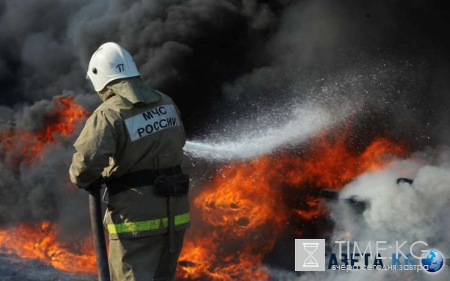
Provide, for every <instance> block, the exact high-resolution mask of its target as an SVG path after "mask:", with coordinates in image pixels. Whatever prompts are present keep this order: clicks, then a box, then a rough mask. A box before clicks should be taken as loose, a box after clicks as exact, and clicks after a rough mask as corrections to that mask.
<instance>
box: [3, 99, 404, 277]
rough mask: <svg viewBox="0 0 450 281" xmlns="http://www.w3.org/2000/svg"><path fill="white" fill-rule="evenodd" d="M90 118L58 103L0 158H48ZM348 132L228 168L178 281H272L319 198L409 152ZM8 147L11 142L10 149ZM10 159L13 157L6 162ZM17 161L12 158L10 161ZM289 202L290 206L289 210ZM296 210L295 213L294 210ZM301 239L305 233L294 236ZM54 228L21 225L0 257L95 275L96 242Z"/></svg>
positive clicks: (203, 213) (198, 217)
mask: <svg viewBox="0 0 450 281" xmlns="http://www.w3.org/2000/svg"><path fill="white" fill-rule="evenodd" d="M86 116H87V112H86V111H84V110H83V109H82V108H81V107H80V106H79V105H77V104H76V103H75V102H74V100H73V98H72V97H70V96H67V97H58V98H57V99H56V106H55V109H54V111H52V112H51V113H50V114H49V115H48V116H47V119H48V120H47V122H46V125H45V128H44V129H43V130H41V131H38V132H24V131H18V130H15V129H14V128H13V129H11V130H9V131H7V132H3V133H0V137H1V138H2V140H3V141H2V142H3V150H2V152H1V153H0V157H2V158H3V159H4V157H10V160H16V161H22V160H23V161H25V162H26V163H28V164H30V163H31V162H32V161H34V159H35V158H36V157H39V158H42V157H45V155H44V153H43V149H44V147H45V146H47V145H49V144H53V143H55V142H56V138H55V137H56V136H57V135H59V136H69V135H70V134H71V133H72V132H74V131H75V130H76V126H77V124H76V121H77V120H83V119H84V118H85V117H86ZM348 131H349V130H346V131H345V132H344V133H343V134H341V135H340V136H339V137H333V136H331V135H330V134H326V133H324V134H323V135H321V136H319V137H317V138H316V139H314V140H313V141H312V142H311V144H310V149H309V150H308V151H306V152H303V153H300V154H296V155H292V154H289V153H288V152H284V153H280V154H276V155H269V156H263V157H260V158H257V159H253V160H250V161H247V162H237V163H230V164H228V165H226V166H225V167H223V168H222V169H221V170H219V171H218V173H217V174H216V175H215V176H214V178H213V179H212V180H211V181H210V182H209V183H208V184H206V186H204V187H203V188H202V190H201V192H200V193H199V194H198V195H197V196H196V197H195V198H194V201H193V210H192V213H193V215H192V218H193V221H192V225H193V226H192V228H191V229H190V230H189V231H188V237H187V239H186V241H185V244H184V247H183V251H182V253H181V255H180V259H179V266H178V272H177V276H178V277H179V278H182V279H200V280H267V279H269V278H270V273H269V272H268V271H267V270H266V269H264V267H263V266H262V265H263V261H264V258H265V256H266V255H267V254H268V253H270V252H271V251H272V250H273V248H274V245H275V243H276V241H277V239H278V238H279V236H280V234H281V233H282V232H283V231H284V230H286V228H292V226H293V223H294V222H295V221H303V222H312V221H314V220H316V219H317V218H320V217H324V216H325V215H327V210H326V208H324V207H323V206H322V205H321V203H320V202H321V201H320V199H319V198H318V197H317V193H316V194H314V192H312V191H317V190H320V189H325V188H326V189H340V188H342V187H343V186H344V185H345V184H346V183H348V182H349V181H351V180H352V179H354V178H356V177H357V176H359V175H360V174H362V173H364V172H366V171H374V170H377V169H381V168H383V167H386V165H389V163H391V162H392V161H393V159H394V158H393V156H396V157H402V156H405V153H406V151H407V148H406V147H405V146H404V145H399V144H396V143H393V142H391V141H389V140H386V139H375V140H374V141H373V142H372V143H371V144H369V145H367V146H365V148H364V149H362V151H360V152H358V150H357V149H355V148H353V147H350V146H349V144H348V140H349V132H348ZM5 139H6V140H7V141H6V142H5ZM8 153H9V154H8ZM11 155H12V156H11ZM287 201H289V202H290V204H291V205H289V204H286V202H287ZM292 202H294V203H293V205H292ZM295 232H296V233H297V234H298V235H301V234H300V233H301V232H302V230H295ZM58 234H59V229H58V227H57V226H56V225H55V224H52V223H50V222H42V223H40V224H28V225H25V224H21V225H19V226H18V227H17V228H8V229H3V230H0V251H1V252H6V253H11V254H12V253H15V254H17V255H19V256H21V257H24V258H32V259H40V260H42V261H44V262H47V263H49V264H51V265H52V266H54V267H55V268H58V269H60V270H65V271H71V272H82V273H91V274H95V272H96V269H95V257H94V253H93V249H92V244H91V240H90V237H89V238H88V239H86V240H84V241H83V246H82V247H74V246H73V245H72V244H71V243H67V242H60V241H59V240H58V239H57V238H58Z"/></svg>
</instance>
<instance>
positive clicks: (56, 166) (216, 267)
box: [0, 0, 450, 280]
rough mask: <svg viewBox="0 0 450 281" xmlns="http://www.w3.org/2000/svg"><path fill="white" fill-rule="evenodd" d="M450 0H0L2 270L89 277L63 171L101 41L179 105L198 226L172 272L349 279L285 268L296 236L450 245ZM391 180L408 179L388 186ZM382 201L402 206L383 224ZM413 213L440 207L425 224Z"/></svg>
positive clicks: (81, 230) (86, 108)
mask: <svg viewBox="0 0 450 281" xmlns="http://www.w3.org/2000/svg"><path fill="white" fill-rule="evenodd" d="M445 5H446V1H432V2H430V1H402V0H389V1H388V0H386V1H380V0H370V1H365V2H364V3H361V1H357V0H342V1H333V0H317V1H310V0H264V1H257V0H242V1H240V0H216V1H210V0H194V1H184V0H173V1H167V0H155V1H121V0H113V1H105V0H92V1H91V0H89V1H88V0H80V1H64V0H56V1H55V0H42V1H39V2H37V1H34V2H33V1H28V0H5V1H1V2H0V33H1V34H2V36H1V37H0V89H1V95H0V125H1V129H0V137H1V139H0V143H1V148H0V211H1V213H0V252H1V257H0V260H1V261H0V264H1V266H0V276H1V278H9V279H10V280H17V279H20V280H26V279H30V280H48V279H50V278H61V279H63V278H67V280H74V279H77V278H79V279H80V280H84V279H92V278H93V277H92V276H93V275H92V274H93V273H94V271H95V265H94V261H93V253H92V247H91V244H90V243H91V242H90V239H89V235H90V230H89V223H88V212H87V210H88V206H87V202H86V201H87V200H86V194H84V193H83V192H82V191H78V190H75V189H74V188H73V187H72V186H71V185H70V184H69V181H68V175H67V170H68V166H69V162H70V159H71V155H72V153H73V148H72V144H73V142H74V140H75V139H76V136H77V135H78V133H79V131H80V128H81V127H82V125H83V123H84V120H85V118H86V117H87V116H88V115H89V114H90V112H92V110H93V109H94V108H95V106H96V105H98V103H99V102H100V101H99V99H98V98H97V97H96V96H95V94H92V89H91V86H90V85H89V82H88V81H85V79H84V77H85V76H84V74H83V73H85V71H86V68H87V64H88V61H89V58H90V56H91V54H92V52H93V51H95V50H96V48H97V47H98V46H99V45H100V44H102V43H104V42H107V41H116V42H118V43H119V44H121V45H122V46H124V47H125V48H127V49H128V50H130V52H131V53H132V54H133V55H134V59H135V60H136V62H137V64H138V67H139V69H140V70H141V74H142V78H143V79H144V80H145V81H146V83H148V84H149V85H151V86H153V87H155V88H157V89H158V90H161V91H162V92H165V93H166V94H168V95H169V96H171V97H172V98H173V99H174V100H175V102H176V103H177V104H178V105H179V107H180V109H181V112H182V114H183V116H182V117H183V121H184V124H185V126H186V131H187V135H188V138H189V140H190V142H189V143H188V144H187V145H186V155H187V157H186V161H185V167H184V168H185V169H186V171H188V172H189V173H190V174H191V175H192V178H193V182H192V184H193V185H192V186H193V189H192V192H191V196H192V209H193V210H192V218H193V223H192V225H193V227H192V228H191V230H190V231H189V232H188V237H187V239H186V244H185V248H184V251H183V253H182V256H181V258H180V266H179V268H178V270H179V271H178V275H177V276H178V278H180V279H185V280H255V279H257V280H267V279H273V280H295V279H300V280H302V278H307V279H312V280H315V279H317V280H327V279H328V280H334V279H336V280H338V279H339V278H346V280H348V278H349V277H348V276H346V275H343V276H333V275H329V274H328V275H324V276H316V275H312V276H310V275H304V276H297V275H295V274H292V269H293V267H294V265H293V263H294V258H293V257H294V253H293V251H294V247H293V239H294V238H302V237H304V238H311V237H313V238H318V237H327V238H328V237H330V238H336V237H342V236H345V237H350V238H354V239H361V240H364V239H374V238H375V237H374V236H372V234H373V233H379V234H383V235H387V236H390V237H399V236H402V235H404V236H405V238H408V239H412V238H414V239H415V238H419V237H422V238H423V239H430V241H431V242H432V243H434V244H435V245H437V246H436V247H441V248H442V250H443V251H447V252H445V253H447V254H449V253H448V250H449V249H447V248H446V247H445V244H446V243H447V244H450V243H449V240H448V235H446V234H447V233H449V229H450V223H449V222H448V220H446V219H445V216H444V214H445V212H447V213H448V210H447V209H446V208H448V207H445V206H446V204H447V205H448V203H447V202H448V185H446V182H448V180H447V177H446V175H447V172H448V167H449V164H448V163H449V162H450V161H449V160H448V159H449V157H448V155H449V153H448V149H446V148H445V145H448V136H450V126H449V124H450V118H449V117H450V114H449V110H448V108H449V106H450V104H449V101H450V99H448V93H449V92H450V80H449V79H448V77H450V53H449V51H448V50H450V46H449V43H448V40H445V39H446V37H447V34H448V15H447V14H446V11H447V9H446V8H445ZM59 93H63V95H62V96H57V94H59ZM69 93H71V95H69ZM418 151H419V152H418ZM397 176H408V177H412V178H416V182H415V184H414V186H412V187H411V188H408V187H407V186H397V185H396V184H395V180H394V179H395V178H396V177H397ZM323 189H333V190H342V193H341V195H340V196H341V197H342V199H343V202H345V199H349V198H351V197H353V196H357V197H358V198H361V199H363V200H367V201H370V202H372V205H371V206H372V207H371V208H370V209H367V210H366V212H365V213H363V214H359V215H358V216H357V217H353V215H354V214H351V213H349V212H346V210H347V209H346V208H347V207H346V206H345V204H344V203H343V204H344V205H343V204H340V203H337V204H328V205H327V204H324V202H323V200H321V199H320V198H319V197H320V191H321V190H323ZM381 190H383V194H384V196H378V195H377V192H375V191H381ZM425 190H426V191H427V192H425ZM427 195H431V197H430V196H428V197H427ZM396 198H400V199H398V201H395V199H396ZM401 198H403V199H401ZM419 199H420V200H423V201H424V202H423V203H421V204H419V205H414V204H411V202H415V201H417V200H419ZM437 199H439V200H437ZM393 200H394V201H393ZM402 200H405V201H402ZM446 200H447V201H446ZM339 202H340V201H339ZM396 204H400V205H405V206H410V207H411V206H416V207H415V209H414V208H412V207H411V208H412V209H411V208H410V209H408V208H407V210H409V211H408V212H402V211H401V210H398V209H396V208H395V206H396ZM386 206H389V207H386ZM379 209H382V210H383V212H377V210H379ZM433 210H434V211H433ZM393 211H397V212H400V213H401V214H402V218H404V219H403V220H401V221H395V220H394V221H392V222H390V221H389V220H388V219H387V218H389V217H392V216H393V213H392V212H393ZM412 212H422V213H423V214H428V215H429V216H438V217H439V216H440V217H442V219H439V220H438V222H439V224H438V225H434V224H428V225H427V224H423V223H424V222H425V221H426V219H425V217H422V216H416V217H414V216H412V215H411V213H412ZM414 218H416V219H417V220H414ZM355 222H362V224H355ZM393 222H395V224H394V223H393ZM411 226H414V227H411ZM357 229H359V231H357ZM411 229H412V230H411ZM424 230H430V233H432V234H436V235H434V236H433V237H434V238H433V237H430V236H427V235H425V234H424ZM291 242H292V243H291ZM67 260H70V262H67ZM74 261H77V262H79V263H76V262H74ZM28 268H29V271H30V272H31V273H27V274H24V272H23V271H28ZM41 269H42V270H41ZM60 272H71V273H68V274H69V275H65V274H64V273H61V274H62V275H58V274H59V273H60ZM70 274H72V275H70ZM86 274H87V275H86ZM57 276H58V277H57ZM59 276H61V277H59ZM360 277H361V276H359V275H356V274H354V275H351V278H350V279H351V280H360V279H361V278H360ZM366 277H367V276H364V278H366ZM371 277H372V279H373V280H386V278H387V279H395V280H398V279H399V278H402V277H405V276H401V277H399V276H395V275H393V276H387V277H386V276H384V277H386V278H384V277H383V276H381V277H380V276H379V275H376V274H375V275H373V276H371ZM422 277H423V276H422V275H417V276H407V277H405V278H409V279H410V280H415V279H414V278H419V280H421V279H420V278H422ZM383 278H384V279H383ZM424 278H425V277H424Z"/></svg>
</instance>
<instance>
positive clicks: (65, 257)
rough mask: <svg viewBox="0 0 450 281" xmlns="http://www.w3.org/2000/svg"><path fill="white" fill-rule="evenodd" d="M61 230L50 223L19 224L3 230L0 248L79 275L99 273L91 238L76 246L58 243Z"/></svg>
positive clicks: (0, 234)
mask: <svg viewBox="0 0 450 281" xmlns="http://www.w3.org/2000/svg"><path fill="white" fill-rule="evenodd" d="M59 231H60V230H59V229H58V227H57V226H56V225H55V224H53V223H51V222H48V221H44V222H41V223H38V224H20V225H19V226H18V227H17V228H10V229H2V230H0V249H1V251H2V252H4V253H7V254H16V255H18V256H20V257H22V258H26V259H39V260H41V261H43V262H46V263H48V264H50V265H52V266H53V267H54V268H56V269H59V270H63V271H69V272H77V273H87V274H96V272H97V268H96V263H95V256H94V255H93V252H94V250H93V245H92V240H91V237H88V238H86V239H85V240H84V241H83V242H82V244H81V245H82V246H79V247H74V243H70V244H69V243H63V242H60V241H58V238H57V237H58V234H59Z"/></svg>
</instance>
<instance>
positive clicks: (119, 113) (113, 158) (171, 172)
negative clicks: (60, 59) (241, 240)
mask: <svg viewBox="0 0 450 281" xmlns="http://www.w3.org/2000/svg"><path fill="white" fill-rule="evenodd" d="M86 78H87V79H90V81H91V82H92V84H93V86H94V89H95V91H97V92H98V94H99V96H100V98H101V99H102V101H103V103H102V104H101V105H100V106H99V107H98V108H97V109H96V110H95V111H94V112H93V114H92V116H90V118H89V119H88V120H87V121H86V124H85V126H84V128H83V130H82V132H81V134H80V136H79V137H78V139H77V140H76V142H75V144H74V147H75V150H76V152H75V154H74V155H73V159H72V165H71V166H70V170H69V174H70V179H71V181H72V182H73V183H74V184H75V185H76V186H77V187H79V188H84V189H87V190H89V188H97V187H94V186H97V185H92V183H94V182H97V181H98V180H99V179H103V180H104V181H105V182H106V185H107V187H108V196H109V202H108V206H107V211H106V215H105V221H104V224H105V228H106V229H107V230H108V232H109V258H108V260H109V268H110V274H111V280H173V279H174V278H175V270H176V266H177V259H178V256H179V254H180V251H181V248H182V244H183V238H184V234H185V230H186V229H187V228H188V227H189V222H190V220H189V200H188V194H187V192H188V189H189V187H188V184H189V178H188V176H187V175H185V174H183V173H182V171H181V167H180V164H181V162H182V157H183V146H184V144H185V141H186V137H185V132H184V128H183V123H182V122H181V119H180V112H179V110H178V108H177V106H176V105H175V104H174V102H173V101H172V99H170V98H169V97H168V96H166V95H164V94H162V93H161V92H159V91H156V90H154V89H152V88H150V87H148V86H147V85H146V84H145V83H144V82H143V81H142V80H141V78H140V73H139V71H138V69H137V67H136V64H135V63H134V61H133V59H132V57H131V55H130V53H129V52H128V51H127V50H125V49H124V48H122V47H120V46H119V45H118V44H116V43H112V42H109V43H105V44H103V45H102V46H100V47H99V49H98V50H97V51H96V52H95V53H94V54H93V55H92V58H91V60H90V63H89V69H88V72H87V77H86Z"/></svg>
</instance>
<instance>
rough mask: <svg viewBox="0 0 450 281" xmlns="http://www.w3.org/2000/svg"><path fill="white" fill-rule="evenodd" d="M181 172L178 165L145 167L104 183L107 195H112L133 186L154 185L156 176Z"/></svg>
mask: <svg viewBox="0 0 450 281" xmlns="http://www.w3.org/2000/svg"><path fill="white" fill-rule="evenodd" d="M181 173H182V171H181V166H180V165H178V166H175V167H170V168H163V169H146V170H141V171H137V172H132V173H128V174H126V175H123V176H122V177H120V178H118V179H112V180H110V181H108V182H107V183H106V185H107V186H108V193H109V195H110V196H114V195H116V194H118V193H121V192H123V191H125V190H128V189H130V188H133V187H141V186H149V185H154V183H155V180H156V178H158V177H160V176H173V175H177V174H181Z"/></svg>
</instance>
